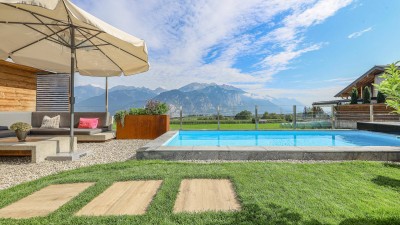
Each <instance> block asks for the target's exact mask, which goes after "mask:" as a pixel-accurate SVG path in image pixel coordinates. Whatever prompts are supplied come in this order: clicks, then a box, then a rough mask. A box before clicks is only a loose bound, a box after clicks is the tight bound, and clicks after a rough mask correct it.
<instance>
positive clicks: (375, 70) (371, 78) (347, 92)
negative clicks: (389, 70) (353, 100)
mask: <svg viewBox="0 0 400 225" xmlns="http://www.w3.org/2000/svg"><path fill="white" fill-rule="evenodd" d="M385 68H386V66H383V65H380V66H374V67H372V68H371V69H369V70H368V71H367V72H365V73H364V74H363V75H361V76H360V77H359V78H357V79H356V80H355V81H353V82H352V83H351V84H349V85H348V86H347V87H345V88H344V89H343V90H341V91H340V92H339V93H337V94H336V95H335V96H334V97H338V98H339V97H340V98H342V99H349V98H350V96H351V92H352V90H353V88H354V87H355V88H357V90H358V96H359V97H360V98H361V99H362V95H363V90H364V88H365V87H369V88H370V90H371V94H372V96H371V97H372V98H376V96H377V95H378V89H377V88H376V87H374V85H373V84H380V83H381V82H382V80H383V79H382V78H381V77H380V76H381V75H382V74H383V73H384V72H385Z"/></svg>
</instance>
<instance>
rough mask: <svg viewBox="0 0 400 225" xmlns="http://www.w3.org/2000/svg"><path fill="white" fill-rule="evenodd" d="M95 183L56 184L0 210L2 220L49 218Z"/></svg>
mask: <svg viewBox="0 0 400 225" xmlns="http://www.w3.org/2000/svg"><path fill="white" fill-rule="evenodd" d="M93 184H94V183H74V184H55V185H50V186H47V187H45V188H43V189H41V190H39V191H37V192H35V193H33V194H31V195H29V196H27V197H26V198H23V199H21V200H19V201H17V202H15V203H13V204H11V205H9V206H6V207H5V208H2V209H0V218H14V219H20V218H32V217H38V216H47V215H49V214H50V213H52V212H54V211H56V210H57V209H58V208H60V207H61V206H62V205H64V204H65V203H67V202H68V201H70V200H71V199H72V198H74V197H76V196H77V195H79V194H80V193H81V192H83V191H84V190H86V189H87V188H88V187H90V186H91V185H93Z"/></svg>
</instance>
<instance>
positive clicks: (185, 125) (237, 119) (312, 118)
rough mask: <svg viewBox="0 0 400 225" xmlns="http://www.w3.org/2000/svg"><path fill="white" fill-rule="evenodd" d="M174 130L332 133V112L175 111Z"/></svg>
mask: <svg viewBox="0 0 400 225" xmlns="http://www.w3.org/2000/svg"><path fill="white" fill-rule="evenodd" d="M170 116H171V128H172V129H174V130H178V129H180V130H200V129H206V130H266V129H331V128H333V127H332V124H333V123H332V121H333V120H332V118H333V117H332V115H331V109H330V108H328V109H325V111H324V110H323V109H322V108H320V107H306V106H300V105H294V106H288V105H286V106H278V107H276V106H270V105H255V106H254V107H244V106H239V107H216V108H214V109H207V110H200V111H199V110H191V109H190V108H187V107H186V108H183V107H178V108H175V109H171V111H170Z"/></svg>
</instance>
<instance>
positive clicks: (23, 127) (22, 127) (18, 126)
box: [10, 122, 32, 131]
mask: <svg viewBox="0 0 400 225" xmlns="http://www.w3.org/2000/svg"><path fill="white" fill-rule="evenodd" d="M30 129H32V126H31V125H30V124H28V123H23V122H17V123H14V124H13V125H11V126H10V130H12V131H29V130H30Z"/></svg>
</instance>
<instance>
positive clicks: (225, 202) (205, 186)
mask: <svg viewBox="0 0 400 225" xmlns="http://www.w3.org/2000/svg"><path fill="white" fill-rule="evenodd" d="M235 196H236V195H235V192H234V190H233V188H232V184H231V182H230V181H229V180H225V179H223V180H216V179H186V180H183V181H182V182H181V185H180V188H179V194H178V197H177V199H176V202H175V206H174V212H175V213H178V212H205V211H237V210H240V204H239V202H238V201H237V200H236V197H235Z"/></svg>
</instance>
